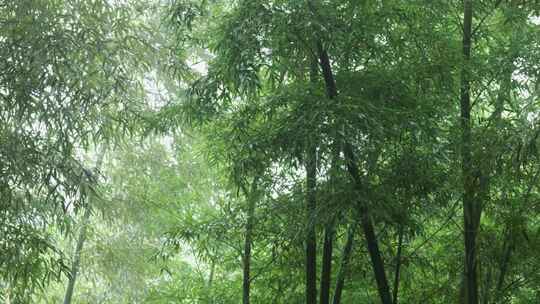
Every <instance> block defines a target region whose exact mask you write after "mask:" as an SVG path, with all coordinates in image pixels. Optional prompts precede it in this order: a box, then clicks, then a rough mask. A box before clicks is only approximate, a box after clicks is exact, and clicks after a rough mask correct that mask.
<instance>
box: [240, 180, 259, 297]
mask: <svg viewBox="0 0 540 304" xmlns="http://www.w3.org/2000/svg"><path fill="white" fill-rule="evenodd" d="M257 183H258V178H254V179H253V183H252V185H251V190H250V191H249V192H247V191H246V189H244V196H245V197H246V199H247V201H248V210H247V223H246V234H245V240H244V256H243V264H244V270H243V271H244V275H243V285H242V287H243V288H242V303H243V304H249V302H250V297H249V295H250V288H251V246H252V243H253V223H254V217H255V204H256V202H257V199H258V195H257Z"/></svg>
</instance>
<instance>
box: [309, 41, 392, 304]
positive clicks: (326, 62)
mask: <svg viewBox="0 0 540 304" xmlns="http://www.w3.org/2000/svg"><path fill="white" fill-rule="evenodd" d="M317 51H318V54H319V61H320V65H321V69H322V71H323V77H324V81H325V84H326V93H327V96H328V98H329V99H335V98H336V97H337V94H338V92H337V87H336V82H335V79H334V75H333V72H332V67H331V65H330V59H329V57H328V53H327V52H326V50H325V49H324V48H323V46H322V43H320V42H318V43H317ZM344 146H345V147H344V150H345V151H344V152H345V160H346V162H347V170H348V171H349V174H351V177H352V178H353V181H354V183H355V185H356V189H357V191H359V192H361V191H362V190H363V187H362V181H361V179H360V173H359V170H358V165H357V164H356V160H355V157H354V153H353V148H352V145H351V144H350V142H347V141H345V142H344ZM358 210H359V213H360V223H361V225H362V230H363V231H364V236H365V238H366V242H367V248H368V252H369V256H370V258H371V263H372V266H373V271H374V274H375V280H376V281H377V289H378V292H379V296H380V298H381V301H382V303H383V304H392V296H391V294H390V288H389V287H388V279H387V278H386V274H385V270H384V262H383V259H382V256H381V252H380V250H379V245H378V241H377V238H376V236H375V230H374V227H373V223H372V219H371V215H370V213H369V210H368V208H367V206H366V204H365V202H363V201H360V200H359V201H358Z"/></svg>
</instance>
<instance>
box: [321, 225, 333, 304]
mask: <svg viewBox="0 0 540 304" xmlns="http://www.w3.org/2000/svg"><path fill="white" fill-rule="evenodd" d="M333 240H334V221H333V220H332V222H330V223H328V225H327V226H326V227H325V230H324V246H323V257H322V269H321V290H320V299H319V301H320V303H321V304H329V303H330V281H331V274H332V253H333Z"/></svg>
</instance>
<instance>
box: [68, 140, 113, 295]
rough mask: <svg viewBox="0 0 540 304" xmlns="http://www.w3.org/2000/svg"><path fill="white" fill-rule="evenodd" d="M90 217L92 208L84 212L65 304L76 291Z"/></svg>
mask: <svg viewBox="0 0 540 304" xmlns="http://www.w3.org/2000/svg"><path fill="white" fill-rule="evenodd" d="M105 151H106V149H105V148H102V150H101V151H100V152H99V155H98V159H97V163H96V168H95V171H99V170H100V169H101V164H102V163H103V157H104V155H105ZM91 198H92V194H90V195H89V199H91ZM90 215H91V212H90V208H89V207H87V208H86V210H85V211H84V215H83V219H82V224H81V228H80V231H79V238H78V240H77V245H76V247H75V254H74V259H73V264H72V265H71V271H70V277H69V280H68V285H67V288H66V294H65V296H64V304H71V299H72V297H73V291H74V289H75V282H76V280H77V275H78V274H79V268H80V264H81V252H82V249H83V246H84V242H85V240H86V229H87V227H88V224H89V222H90Z"/></svg>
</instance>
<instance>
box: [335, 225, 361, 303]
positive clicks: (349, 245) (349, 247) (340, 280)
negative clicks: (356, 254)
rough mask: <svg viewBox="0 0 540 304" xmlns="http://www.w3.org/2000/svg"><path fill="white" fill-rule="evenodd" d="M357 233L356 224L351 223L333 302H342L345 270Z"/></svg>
mask: <svg viewBox="0 0 540 304" xmlns="http://www.w3.org/2000/svg"><path fill="white" fill-rule="evenodd" d="M355 233H356V225H355V224H351V225H350V226H349V229H348V231H347V240H346V241H345V247H344V248H343V253H342V254H341V266H340V268H339V272H338V274H337V278H336V289H335V291H334V301H333V304H340V303H341V294H342V293H343V285H344V283H345V272H346V271H347V268H348V267H349V260H350V258H351V252H352V245H353V240H354V234H355Z"/></svg>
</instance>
